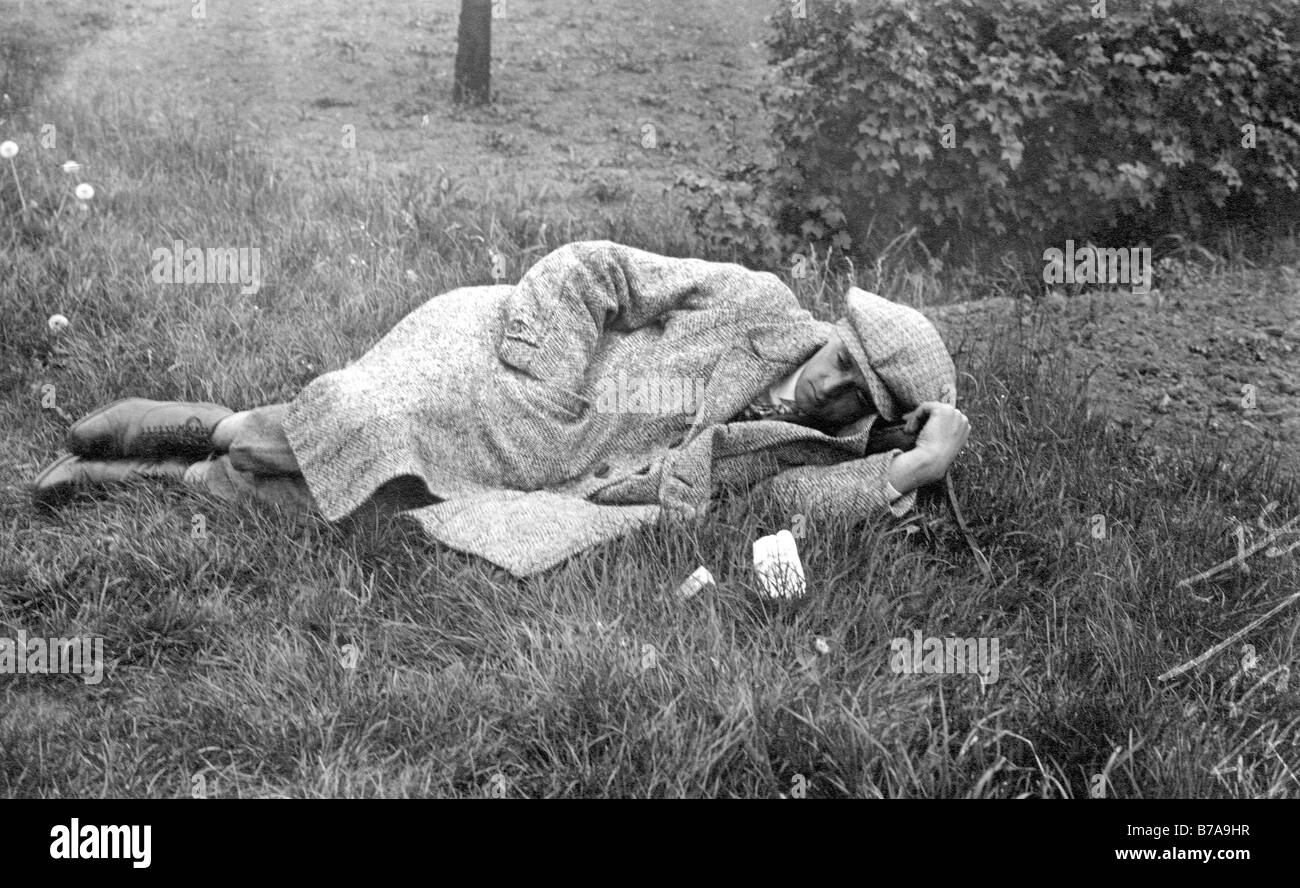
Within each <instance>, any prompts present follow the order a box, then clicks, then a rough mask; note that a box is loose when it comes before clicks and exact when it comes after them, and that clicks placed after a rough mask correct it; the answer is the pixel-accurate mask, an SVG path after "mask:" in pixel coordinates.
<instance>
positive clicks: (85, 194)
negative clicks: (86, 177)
mask: <svg viewBox="0 0 1300 888" xmlns="http://www.w3.org/2000/svg"><path fill="white" fill-rule="evenodd" d="M74 193H75V194H76V195H77V199H78V200H90V199H91V198H92V197H94V196H95V189H94V188H93V187H92V186H91V184H90V183H89V182H82V183H81V184H80V185H78V186H77V189H76V191H75V192H74Z"/></svg>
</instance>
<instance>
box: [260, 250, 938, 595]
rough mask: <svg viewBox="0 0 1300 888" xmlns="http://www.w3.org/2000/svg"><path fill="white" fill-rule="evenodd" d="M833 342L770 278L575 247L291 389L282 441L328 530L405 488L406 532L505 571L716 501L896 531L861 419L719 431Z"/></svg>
mask: <svg viewBox="0 0 1300 888" xmlns="http://www.w3.org/2000/svg"><path fill="white" fill-rule="evenodd" d="M831 329H832V325H831V324H828V323H825V322H822V321H818V320H816V319H814V318H813V317H812V316H811V315H810V314H809V313H808V312H807V311H806V310H804V309H803V308H801V307H800V306H799V304H798V302H797V300H796V298H795V296H794V294H793V293H792V292H791V291H790V289H789V288H787V287H786V286H785V285H784V284H782V283H781V282H780V281H779V280H778V279H777V278H776V276H775V275H772V274H770V273H767V272H755V271H750V270H748V269H745V268H743V267H741V266H739V265H735V264H731V263H719V262H709V261H705V260H700V259H674V258H668V257H664V256H659V255H655V254H653V253H648V252H645V251H643V250H638V249H635V248H632V247H627V246H622V245H619V244H615V243H612V242H608V241H589V242H579V243H573V244H568V245H566V246H564V247H560V248H559V249H557V250H555V251H553V252H552V253H550V254H548V255H547V256H545V257H544V258H543V259H541V260H540V261H538V262H537V263H536V264H535V265H534V266H533V267H532V268H530V269H529V270H528V271H527V273H526V274H525V275H524V276H523V277H522V278H521V279H520V281H519V283H518V284H516V285H514V286H481V287H464V288H460V289H457V290H453V291H451V292H449V293H446V294H445V295H440V296H437V297H434V298H432V299H430V300H428V301H427V302H426V303H424V304H423V305H421V306H420V307H419V308H417V309H415V310H414V311H412V312H411V313H410V314H408V315H407V316H406V317H404V318H403V319H402V320H401V321H399V322H398V323H397V324H396V325H395V326H394V327H393V328H392V329H391V330H390V331H389V332H388V333H387V334H385V335H384V336H383V338H382V339H380V340H379V341H378V342H377V343H375V345H374V346H373V347H371V348H370V350H369V351H367V352H366V353H365V354H364V355H362V356H361V357H360V358H358V359H357V360H355V361H353V362H351V363H349V364H348V365H347V366H346V367H343V368H341V369H338V370H334V371H332V372H329V373H325V374H324V375H322V376H319V377H317V378H316V379H314V380H312V381H311V382H310V383H309V384H308V385H307V386H306V387H305V388H303V390H302V391H301V392H300V393H299V395H298V396H297V397H296V398H295V399H294V400H293V401H292V402H291V404H290V409H289V411H288V414H287V417H286V419H285V424H284V426H285V433H286V436H287V437H288V440H289V443H290V446H291V447H292V448H293V452H294V455H295V457H296V458H297V460H298V464H299V467H300V470H301V472H302V474H303V477H304V478H305V480H306V482H307V485H308V487H309V489H310V490H311V492H312V495H313V497H314V498H315V500H316V502H317V505H318V506H319V508H320V510H321V512H322V514H323V515H324V516H325V517H326V518H327V519H328V520H331V521H334V520H338V519H340V518H343V517H344V516H346V515H347V514H349V513H350V512H352V511H353V510H354V509H356V508H357V507H358V506H360V505H361V504H362V503H363V502H365V501H366V499H367V498H368V497H369V496H370V495H371V494H372V493H373V492H374V491H375V490H376V489H377V488H378V487H379V486H380V485H382V484H383V483H384V482H386V481H388V480H390V479H392V478H395V477H398V476H402V475H414V476H417V477H419V478H421V479H423V480H424V482H425V484H426V485H427V487H428V489H429V491H430V493H432V494H433V495H434V496H436V497H438V498H439V499H440V502H438V503H435V504H433V505H428V506H423V507H420V508H415V509H410V510H408V511H406V512H403V513H402V515H403V516H404V517H405V518H410V519H412V520H414V521H416V522H418V523H419V525H420V526H421V527H422V528H423V529H424V531H425V532H426V533H427V534H428V535H429V536H430V537H431V538H433V539H435V540H437V541H439V542H441V543H443V544H446V545H449V546H451V547H453V548H455V549H458V550H461V551H464V552H470V553H474V554H476V555H479V556H481V557H483V558H485V559H487V560H488V561H491V562H492V563H494V564H497V565H499V566H501V567H504V568H505V569H506V570H508V571H510V572H511V573H512V574H514V575H515V576H520V577H523V576H529V575H531V574H534V573H537V572H540V571H542V570H545V569H547V568H549V567H552V566H554V565H556V564H558V563H559V562H561V561H563V560H564V559H566V558H568V557H569V556H571V555H573V554H574V553H576V552H579V551H582V550H584V549H586V548H589V547H591V546H593V545H596V544H599V543H601V542H603V541H605V540H610V539H614V538H616V537H619V536H622V535H624V534H626V533H629V532H631V531H633V530H635V529H637V528H640V527H643V526H646V525H648V524H653V523H655V522H657V521H658V520H659V519H660V517H661V515H662V516H663V517H665V518H667V519H680V520H685V521H698V520H702V518H703V517H704V515H705V511H706V510H707V508H708V506H709V501H710V497H711V496H712V495H713V494H715V493H717V492H720V491H722V490H724V489H727V490H730V489H745V488H752V489H754V490H765V491H767V492H770V493H771V494H772V495H774V496H775V497H776V500H777V502H778V503H780V504H781V506H782V508H784V509H786V510H787V511H788V513H789V514H791V515H793V514H796V513H802V514H804V515H806V516H807V517H808V518H809V519H811V520H817V519H826V518H830V517H833V516H848V517H858V516H861V515H863V514H866V513H868V512H870V511H873V510H888V511H890V512H892V513H893V514H894V515H896V516H901V515H903V514H905V513H906V512H907V511H908V510H909V509H910V508H911V507H912V505H913V502H914V500H915V493H914V492H911V493H908V494H906V495H904V496H903V497H901V498H900V499H897V500H896V501H894V502H893V503H892V504H891V502H890V499H889V495H888V494H887V492H886V490H887V477H888V471H889V466H890V463H891V462H892V460H893V458H894V456H895V455H896V454H897V453H899V452H901V451H899V450H897V449H895V450H892V451H889V452H886V453H878V454H873V455H866V447H867V437H868V434H869V432H870V428H871V423H869V422H868V423H866V424H865V425H864V426H863V427H862V428H861V429H860V430H859V431H858V432H857V433H856V434H852V435H849V436H846V437H833V436H828V435H825V434H822V433H821V432H818V431H816V430H813V429H810V428H807V427H804V426H799V425H795V424H792V423H788V422H781V421H775V420H756V421H748V422H733V421H731V420H732V419H733V418H734V417H735V416H736V415H737V413H739V412H740V411H741V410H742V409H743V408H744V407H745V406H746V405H747V404H749V403H750V401H752V400H753V399H754V398H755V397H756V396H757V395H758V394H759V393H760V392H762V391H763V390H764V388H765V387H766V386H768V385H769V384H771V383H772V382H774V381H776V380H778V379H780V378H782V377H784V376H785V375H787V374H789V373H790V372H792V371H793V370H794V368H796V367H797V366H799V365H800V364H801V363H803V362H804V361H805V360H807V359H808V358H809V357H811V356H812V354H813V353H814V352H816V351H817V350H818V349H819V348H820V347H821V346H822V345H823V344H824V343H825V342H826V341H827V339H828V337H829V335H830V331H831ZM655 381H657V382H659V383H660V387H659V388H658V392H659V393H660V394H662V392H663V391H665V390H667V391H670V392H671V393H672V394H673V397H655V396H654V395H655V391H656V389H655V388H654V387H653V386H652V385H651V383H652V382H655ZM669 383H676V385H670V384H669ZM683 392H689V393H690V394H691V395H692V396H693V397H690V398H688V397H682V396H681V393H683ZM638 393H639V394H638ZM647 393H649V396H648V397H647ZM933 396H934V397H936V398H937V397H938V393H937V392H936V393H934V395H933ZM647 405H648V407H649V409H648V410H647Z"/></svg>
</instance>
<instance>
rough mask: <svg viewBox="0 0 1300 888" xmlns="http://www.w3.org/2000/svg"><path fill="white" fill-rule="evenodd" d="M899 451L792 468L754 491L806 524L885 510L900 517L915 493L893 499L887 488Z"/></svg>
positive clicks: (892, 489)
mask: <svg viewBox="0 0 1300 888" xmlns="http://www.w3.org/2000/svg"><path fill="white" fill-rule="evenodd" d="M902 452H903V451H902V449H901V448H894V449H893V450H890V451H888V452H885V453H874V454H872V455H870V456H864V457H860V458H858V459H850V460H845V461H844V462H840V463H835V464H833V465H829V466H795V467H794V468H790V469H786V470H785V471H783V472H780V473H778V474H776V475H774V476H772V477H771V478H768V479H766V480H764V481H761V482H759V483H758V484H757V485H755V488H754V489H755V490H756V491H763V492H767V493H770V494H771V495H772V496H773V497H774V498H775V500H776V502H777V503H778V504H779V505H780V508H781V509H782V511H785V512H787V513H789V514H792V515H793V514H803V515H805V516H807V518H808V520H810V521H831V520H835V519H840V518H843V519H846V520H849V521H853V520H857V519H861V518H863V517H865V516H867V515H871V514H875V513H879V512H883V511H885V510H888V511H889V513H890V514H892V515H893V516H894V517H895V518H901V517H903V516H904V515H906V514H907V513H908V512H909V511H910V510H911V509H912V507H913V506H914V505H915V504H916V491H915V490H912V491H909V492H907V493H905V494H903V495H901V496H899V495H898V491H896V490H894V488H893V486H892V485H891V484H890V483H889V467H890V466H891V465H892V464H893V462H894V457H895V456H897V455H898V454H900V453H902Z"/></svg>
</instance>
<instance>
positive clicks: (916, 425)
mask: <svg viewBox="0 0 1300 888" xmlns="http://www.w3.org/2000/svg"><path fill="white" fill-rule="evenodd" d="M903 419H904V420H906V421H907V422H906V425H905V426H904V427H905V428H906V429H907V431H909V432H913V433H915V432H916V430H917V429H920V430H921V433H920V435H919V436H918V437H917V439H916V448H917V449H918V450H926V451H928V452H929V454H930V457H931V459H933V460H934V462H935V463H936V464H937V466H940V467H941V468H940V469H939V477H943V475H944V474H945V473H946V472H947V471H948V466H950V465H952V461H953V460H954V459H956V458H957V454H958V453H960V452H961V449H962V448H963V447H965V446H966V440H967V439H968V438H970V420H969V419H967V418H966V414H964V413H962V412H961V411H960V410H958V409H957V408H956V407H953V406H951V405H949V404H945V403H943V402H942V401H926V402H924V403H923V404H921V406H919V407H917V408H916V409H915V410H913V411H912V412H911V413H907V414H904V416H903Z"/></svg>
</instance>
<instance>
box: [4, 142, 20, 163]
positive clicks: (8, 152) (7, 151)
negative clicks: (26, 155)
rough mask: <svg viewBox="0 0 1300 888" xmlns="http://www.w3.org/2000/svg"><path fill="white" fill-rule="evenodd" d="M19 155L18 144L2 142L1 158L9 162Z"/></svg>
mask: <svg viewBox="0 0 1300 888" xmlns="http://www.w3.org/2000/svg"><path fill="white" fill-rule="evenodd" d="M17 153H18V143H17V142H10V141H4V142H0V157H3V158H4V159H5V160H8V159H9V158H11V157H13V156H14V155H15V154H17Z"/></svg>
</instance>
